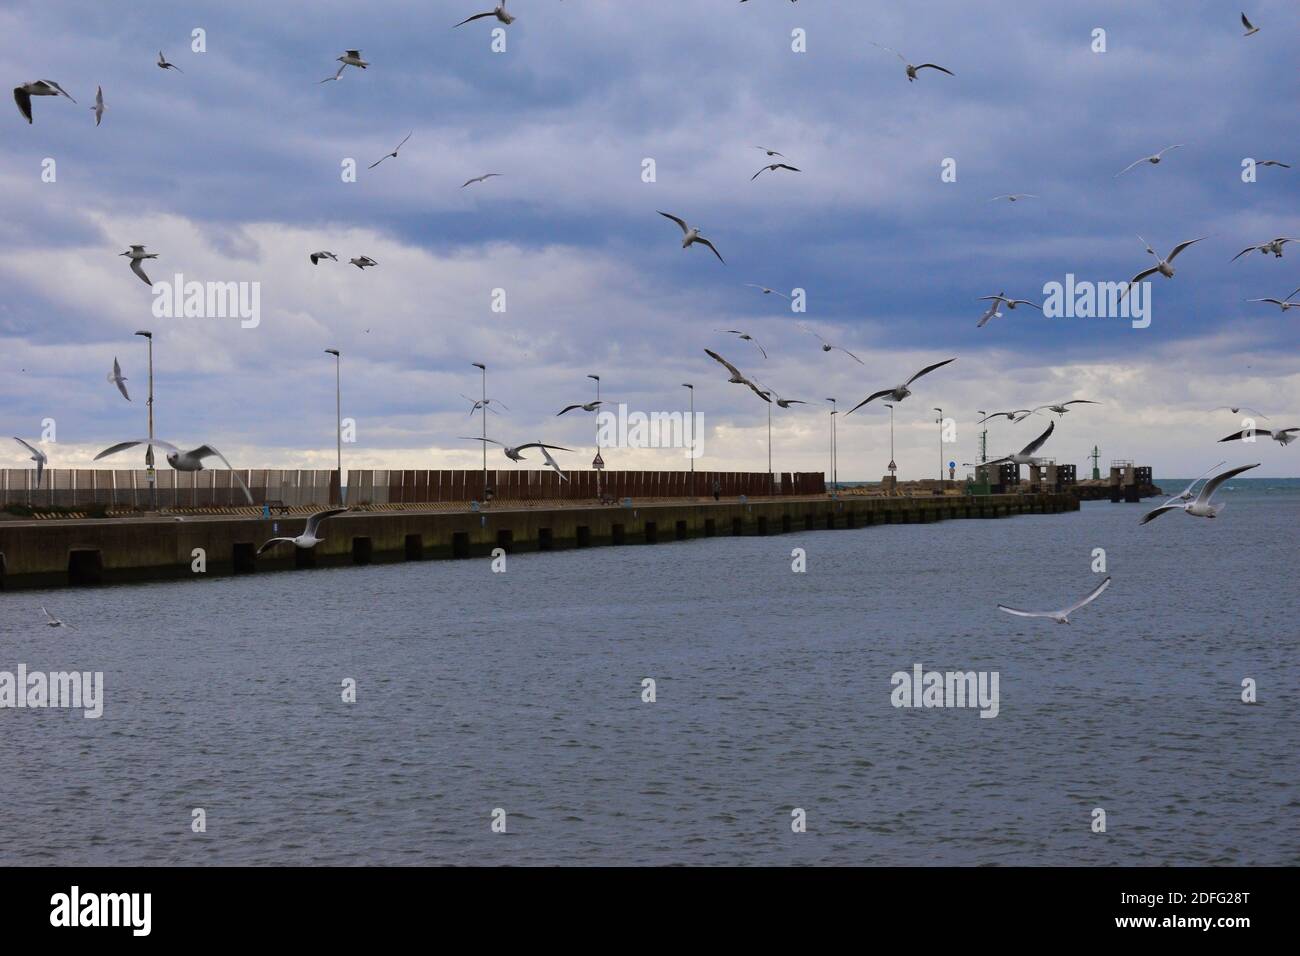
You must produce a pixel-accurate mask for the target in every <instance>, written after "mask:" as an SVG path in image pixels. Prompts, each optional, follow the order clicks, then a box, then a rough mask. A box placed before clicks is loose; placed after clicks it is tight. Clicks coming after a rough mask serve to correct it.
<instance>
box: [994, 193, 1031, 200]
mask: <svg viewBox="0 0 1300 956" xmlns="http://www.w3.org/2000/svg"><path fill="white" fill-rule="evenodd" d="M1037 198H1038V197H1037V196H1035V195H1034V194H1033V193H1006V194H1005V195H1002V196H994V197H993V198H992V199H990V200H989V202H997V201H998V200H999V199H1005V200H1006V201H1007V202H1020V200H1022V199H1037Z"/></svg>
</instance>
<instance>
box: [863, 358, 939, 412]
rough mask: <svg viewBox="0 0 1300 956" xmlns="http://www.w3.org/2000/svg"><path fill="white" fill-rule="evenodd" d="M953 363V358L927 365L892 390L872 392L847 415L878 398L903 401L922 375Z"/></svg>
mask: <svg viewBox="0 0 1300 956" xmlns="http://www.w3.org/2000/svg"><path fill="white" fill-rule="evenodd" d="M955 361H957V359H956V358H955V357H954V358H950V359H944V360H943V361H942V362H935V363H934V364H933V365H927V366H926V367H925V368H923V369H921V371H919V372H917V373H916V374H915V375H913V376H912V377H911V378H909V379H908V380H907V381H906V382H904V383H903V384H902V385H895V386H894V387H893V388H885V389H881V390H880V391H879V392H874V393H873V394H871V395H868V396H867V397H866V398H864V399H863V400H862V401H860V402H858V404H856V405H854V406H853V407H852V408H850V409H849V410H848V412H847V414H849V415H852V414H853V413H854V412H856V411H857V410H858V409H859V408H861V407H862V406H863V405H865V404H867V403H868V402H873V401H875V400H876V399H878V398H884V397H885V396H886V395H888V396H889V397H890V400H891V401H894V402H901V401H902V400H903V399H905V398H907V396H909V395H911V394H912V391H911V389H909V388H908V387H907V386H909V385H911V384H912V383H913V382H915V381H916V380H917V379H918V378H920V377H921V376H922V375H928V374H929V373H931V372H933V371H934V370H935V369H937V368H943V367H944V366H945V365H947V364H948V363H949V362H955Z"/></svg>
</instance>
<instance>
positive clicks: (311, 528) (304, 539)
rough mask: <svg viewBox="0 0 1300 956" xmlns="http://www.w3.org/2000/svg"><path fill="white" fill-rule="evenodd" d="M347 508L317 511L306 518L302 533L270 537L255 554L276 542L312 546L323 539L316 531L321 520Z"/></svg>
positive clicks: (304, 547) (301, 546)
mask: <svg viewBox="0 0 1300 956" xmlns="http://www.w3.org/2000/svg"><path fill="white" fill-rule="evenodd" d="M347 510H348V509H347V508H330V509H329V510H328V511H318V512H316V513H315V514H314V515H312V516H311V517H310V518H308V519H307V525H306V527H304V528H303V529H302V534H300V535H298V536H297V537H296V538H271V539H270V540H269V541H267V542H266V543H265V544H263V545H262V546H261V547H260V548H258V549H257V554H259V555H260V554H261V553H262V552H263V551H267V550H270V549H271V548H274V547H275V546H276V545H277V544H291V545H293V546H294V547H295V548H302V549H303V550H304V551H306V550H309V549H311V548H314V547H316V545H318V544H320V543H321V542H322V541H324V540H325V539H324V538H322V537H320V535H319V534H318V533H317V532H319V531H320V525H321V522H322V521H325V520H326V519H328V518H333V517H334V516H335V515H341V514H343V513H344V512H345V511H347ZM254 557H256V555H254Z"/></svg>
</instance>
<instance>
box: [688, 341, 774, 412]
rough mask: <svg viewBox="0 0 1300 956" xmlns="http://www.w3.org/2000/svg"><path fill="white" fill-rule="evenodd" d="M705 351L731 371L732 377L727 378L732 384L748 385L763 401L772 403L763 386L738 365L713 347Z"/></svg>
mask: <svg viewBox="0 0 1300 956" xmlns="http://www.w3.org/2000/svg"><path fill="white" fill-rule="evenodd" d="M704 351H705V352H706V353H707V354H708V356H709V358H711V359H713V360H714V361H715V362H718V363H720V364H721V365H723V366H724V367H725V368H726V369H727V371H728V372H730V373H731V378H729V379H727V381H728V382H730V383H731V384H732V385H748V386H749V388H750V391H752V392H753V393H754V394H755V395H757V396H758V397H759V398H761V399H762V400H763V401H765V402H767V403H768V404H771V402H772V399H771V398H770V397H769V396H768V394H767V393H766V392H764V391H763V390H762V389H761V388H759V387H758V385H756V384H755V383H754V382H753V381H752V380H751V379H750V378H748V377H747V376H746V375H745V373H744V372H742V371H741V370H740V369H738V368H736V366H734V365H732V364H731V363H730V362H728V361H727V360H726V359H724V358H723V357H722V356H721V355H719V354H718V353H717V352H715V351H713V349H705V350H704Z"/></svg>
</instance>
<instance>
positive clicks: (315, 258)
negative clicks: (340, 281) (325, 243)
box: [307, 249, 339, 265]
mask: <svg viewBox="0 0 1300 956" xmlns="http://www.w3.org/2000/svg"><path fill="white" fill-rule="evenodd" d="M307 258H309V259H310V260H311V264H312V265H318V264H319V263H320V261H321V260H322V259H331V260H333V261H334V262H338V261H339V257H338V256H336V255H334V253H332V252H328V251H326V250H324V249H322V250H321V251H320V252H313V253H312V254H311V255H310V256H308V257H307Z"/></svg>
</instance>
